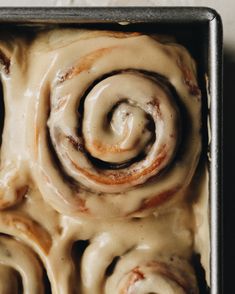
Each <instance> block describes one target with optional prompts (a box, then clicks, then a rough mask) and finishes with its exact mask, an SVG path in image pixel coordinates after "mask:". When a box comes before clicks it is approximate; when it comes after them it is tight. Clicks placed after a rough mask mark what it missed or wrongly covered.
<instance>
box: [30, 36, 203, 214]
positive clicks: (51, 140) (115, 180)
mask: <svg viewBox="0 0 235 294" xmlns="http://www.w3.org/2000/svg"><path fill="white" fill-rule="evenodd" d="M72 36H73V37H74V39H73V42H71V35H70V37H69V38H68V39H69V42H67V40H66V37H65V40H64V41H63V46H62V47H61V46H59V45H58V44H57V43H56V44H54V43H52V44H51V43H50V42H52V41H51V40H50V38H49V37H50V35H49V36H47V38H48V39H47V42H49V44H48V45H47V46H48V47H46V48H42V46H41V45H40V46H39V45H37V44H35V46H33V47H32V49H31V50H32V51H31V52H32V53H31V54H32V57H31V58H30V60H29V64H30V69H32V70H33V71H36V72H37V80H36V81H35V78H34V75H33V72H29V74H28V76H29V81H30V87H29V88H28V89H27V93H28V95H29V97H28V98H29V104H28V112H27V116H28V121H27V122H28V133H29V134H33V136H32V137H31V139H30V140H29V144H30V146H31V147H32V148H30V152H31V156H32V160H33V161H34V162H35V164H34V165H33V170H34V175H35V180H36V181H37V183H38V185H39V188H40V190H41V192H42V195H43V197H44V198H45V201H48V202H49V203H50V204H51V205H52V206H53V207H54V208H55V209H56V210H58V211H59V212H61V213H65V214H69V215H73V216H77V215H79V214H81V213H83V214H84V213H85V214H88V215H90V216H95V217H97V216H99V217H101V216H102V217H105V216H108V217H110V216H118V217H120V216H130V215H146V214H148V213H149V212H150V211H152V210H155V209H156V207H158V206H159V205H161V204H163V203H165V202H169V200H171V199H176V198H177V197H176V196H177V195H182V194H183V193H184V190H185V188H186V187H187V186H188V185H189V184H190V181H191V179H192V176H193V174H194V171H195V168H196V166H197V162H198V158H199V154H200V149H201V143H200V126H201V123H200V111H201V110H200V109H201V101H200V97H201V96H200V90H199V88H198V85H197V81H196V70H195V64H194V61H193V60H192V58H191V57H190V55H189V54H188V52H187V51H186V50H185V49H184V48H183V47H180V46H179V45H174V44H162V43H159V42H158V41H156V40H155V39H154V38H152V37H151V36H147V35H140V34H124V35H123V34H121V35H118V34H116V33H114V34H113V35H112V34H110V32H109V33H107V32H96V33H95V37H94V33H93V34H91V33H90V32H80V33H77V34H75V35H73V34H72ZM45 46H46V45H45ZM34 56H40V58H34ZM41 59H43V60H45V62H44V63H42V62H41V61H40V60H41ZM39 81H40V82H39ZM192 142H193V144H192Z"/></svg>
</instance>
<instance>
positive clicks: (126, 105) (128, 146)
mask: <svg viewBox="0 0 235 294" xmlns="http://www.w3.org/2000/svg"><path fill="white" fill-rule="evenodd" d="M157 92H158V91H157V89H156V84H155V83H154V81H152V80H150V79H148V78H145V77H144V76H141V75H137V74H133V73H132V74H130V73H122V74H117V75H114V76H111V77H108V78H106V79H104V80H103V81H101V82H100V83H98V84H97V85H96V86H95V87H94V88H93V89H92V90H91V91H90V93H89V94H88V95H87V97H86V99H85V104H84V121H83V136H84V140H85V146H86V149H87V150H88V151H89V153H90V154H91V155H92V156H93V157H95V158H97V159H99V160H102V161H105V162H110V163H116V164H122V163H125V162H128V161H131V160H133V159H135V158H136V159H137V157H140V158H142V157H144V156H145V154H147V153H148V151H149V149H150V148H151V145H152V143H153V141H154V140H155V136H156V135H155V123H154V120H153V118H152V115H151V111H150V109H148V108H149V107H148V103H151V101H152V104H154V103H156V105H157V104H158V102H157V100H156V99H155V100H154V99H153V95H157Z"/></svg>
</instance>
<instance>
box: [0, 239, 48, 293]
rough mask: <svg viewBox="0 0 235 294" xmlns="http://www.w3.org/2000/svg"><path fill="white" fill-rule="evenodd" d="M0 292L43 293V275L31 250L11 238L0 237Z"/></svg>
mask: <svg viewBox="0 0 235 294" xmlns="http://www.w3.org/2000/svg"><path fill="white" fill-rule="evenodd" d="M0 273H1V275H0V293H2V294H17V293H19V292H20V291H23V293H25V294H31V293H35V294H43V293H44V289H43V288H44V287H43V275H42V270H41V266H40V263H39V261H38V259H37V258H36V256H35V255H34V254H33V252H32V251H31V250H30V249H29V248H27V247H26V246H23V245H22V244H20V242H17V241H15V240H13V239H10V238H8V237H6V236H1V237H0Z"/></svg>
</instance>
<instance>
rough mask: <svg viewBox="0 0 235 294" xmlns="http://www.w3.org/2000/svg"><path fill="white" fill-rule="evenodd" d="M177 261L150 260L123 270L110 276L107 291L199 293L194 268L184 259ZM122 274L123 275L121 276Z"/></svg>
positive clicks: (160, 293)
mask: <svg viewBox="0 0 235 294" xmlns="http://www.w3.org/2000/svg"><path fill="white" fill-rule="evenodd" d="M177 263H178V264H177ZM177 263H176V264H177V265H175V264H174V263H173V262H171V263H164V262H162V261H150V262H146V263H144V264H141V265H138V266H136V267H134V268H132V269H131V270H130V271H129V272H123V270H121V272H119V273H118V274H116V276H115V274H114V277H111V278H110V281H108V283H107V287H106V290H105V293H118V294H144V293H157V294H166V293H169V294H170V293H172V294H187V293H195V294H196V293H199V292H198V288H197V283H196V279H195V276H194V273H193V270H192V268H191V267H190V266H189V265H188V264H187V263H185V262H183V261H180V262H179V261H178V262H177ZM120 274H123V276H121V277H120Z"/></svg>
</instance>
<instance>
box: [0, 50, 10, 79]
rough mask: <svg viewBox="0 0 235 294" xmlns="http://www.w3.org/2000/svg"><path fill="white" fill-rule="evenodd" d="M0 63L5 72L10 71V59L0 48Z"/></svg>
mask: <svg viewBox="0 0 235 294" xmlns="http://www.w3.org/2000/svg"><path fill="white" fill-rule="evenodd" d="M0 64H1V65H2V67H3V70H4V71H5V73H6V74H9V73H10V65H11V60H10V59H9V58H8V57H7V56H6V55H5V54H4V53H3V52H2V51H1V50H0Z"/></svg>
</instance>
